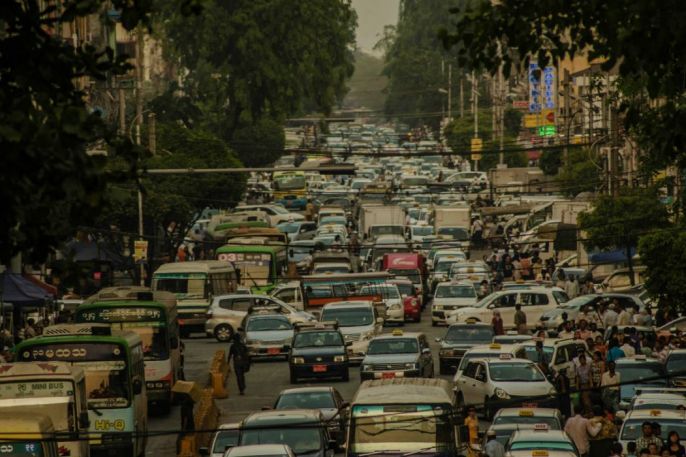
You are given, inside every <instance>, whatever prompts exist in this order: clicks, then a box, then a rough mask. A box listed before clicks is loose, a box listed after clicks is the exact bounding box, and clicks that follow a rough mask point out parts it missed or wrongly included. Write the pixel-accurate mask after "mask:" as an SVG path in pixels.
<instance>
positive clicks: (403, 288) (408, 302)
mask: <svg viewBox="0 0 686 457" xmlns="http://www.w3.org/2000/svg"><path fill="white" fill-rule="evenodd" d="M388 282H389V283H391V284H395V285H396V286H398V291H399V292H400V296H401V297H402V298H403V307H404V309H405V321H412V322H419V321H421V320H422V297H421V295H419V293H418V291H417V288H416V287H415V286H414V284H412V281H410V280H409V279H403V278H396V279H392V280H390V281H388Z"/></svg>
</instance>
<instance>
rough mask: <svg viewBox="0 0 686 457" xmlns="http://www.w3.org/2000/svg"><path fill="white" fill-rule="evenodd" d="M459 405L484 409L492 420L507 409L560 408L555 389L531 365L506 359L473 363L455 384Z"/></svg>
mask: <svg viewBox="0 0 686 457" xmlns="http://www.w3.org/2000/svg"><path fill="white" fill-rule="evenodd" d="M455 392H456V393H457V404H458V405H464V406H477V405H478V406H479V407H481V406H483V411H484V416H485V417H486V418H487V419H489V420H490V419H491V418H492V417H493V416H494V414H495V413H496V411H497V410H498V409H500V408H501V407H504V406H513V405H516V404H520V405H521V404H529V405H545V404H550V405H553V404H555V405H556V404H557V399H556V397H555V395H556V391H555V387H554V386H553V385H552V384H551V383H550V381H548V379H547V378H546V377H545V375H544V374H543V372H542V371H541V370H540V368H538V366H537V365H536V364H535V363H534V362H532V361H530V360H523V359H515V358H514V357H512V356H511V355H503V356H501V358H498V359H473V360H470V361H469V362H467V365H466V366H465V367H464V370H463V371H462V372H461V373H460V374H459V375H458V376H457V378H456V380H455Z"/></svg>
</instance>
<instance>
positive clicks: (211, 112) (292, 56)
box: [159, 0, 357, 139]
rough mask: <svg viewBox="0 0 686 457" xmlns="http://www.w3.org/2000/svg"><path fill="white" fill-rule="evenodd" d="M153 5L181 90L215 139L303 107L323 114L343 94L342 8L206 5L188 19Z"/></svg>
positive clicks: (345, 34)
mask: <svg viewBox="0 0 686 457" xmlns="http://www.w3.org/2000/svg"><path fill="white" fill-rule="evenodd" d="M159 3H160V7H161V8H163V11H164V13H165V14H164V21H163V24H164V31H165V35H166V38H167V43H168V44H169V46H170V48H171V50H172V52H173V53H174V55H175V56H176V57H178V58H179V60H180V62H181V64H182V65H183V66H185V67H186V68H188V69H189V70H190V74H189V75H188V76H187V78H186V81H185V83H184V87H185V90H187V91H188V92H189V94H190V95H191V96H192V97H193V98H194V99H196V100H197V101H198V103H199V105H200V106H201V108H202V109H203V111H204V112H206V113H207V114H208V119H207V121H208V126H209V127H210V129H211V130H212V131H213V132H215V133H216V134H217V135H218V136H220V137H223V138H226V139H231V138H232V136H233V132H234V131H236V130H237V129H239V128H241V127H243V126H245V125H251V124H254V123H256V122H257V121H259V120H260V119H262V118H271V119H275V120H282V119H283V118H285V117H287V116H290V115H292V114H295V113H298V112H299V111H300V110H301V109H302V107H303V106H304V104H305V103H306V102H307V103H309V104H311V105H312V106H314V107H316V109H318V110H320V111H322V112H326V113H328V112H329V111H330V110H331V108H332V107H333V106H334V104H335V103H336V102H337V101H338V100H340V99H341V98H342V96H343V95H344V94H345V92H346V85H345V82H346V80H347V78H348V77H349V76H350V75H351V74H352V72H353V59H352V45H353V44H354V37H355V26H356V20H357V19H356V16H355V13H354V11H353V9H352V7H351V6H350V2H349V1H339V0H308V1H306V2H292V1H290V0H236V1H231V2H224V1H219V0H208V1H206V2H204V3H203V7H204V8H203V11H202V13H201V14H199V15H197V16H195V17H192V18H185V17H182V16H181V15H179V14H178V12H177V11H178V5H179V3H182V0H173V1H161V2H159Z"/></svg>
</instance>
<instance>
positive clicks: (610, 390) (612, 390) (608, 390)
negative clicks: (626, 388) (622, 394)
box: [600, 362, 621, 411]
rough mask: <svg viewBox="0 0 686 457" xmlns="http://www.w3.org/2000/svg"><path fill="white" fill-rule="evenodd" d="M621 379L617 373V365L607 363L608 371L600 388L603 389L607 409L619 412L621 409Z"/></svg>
mask: <svg viewBox="0 0 686 457" xmlns="http://www.w3.org/2000/svg"><path fill="white" fill-rule="evenodd" d="M620 382H621V377H620V376H619V373H617V372H616V371H615V363H614V362H608V363H607V371H606V372H605V373H603V375H602V376H601V377H600V386H601V387H602V389H603V390H602V393H601V396H602V399H603V405H604V406H605V408H608V409H612V411H617V409H618V408H619V384H620Z"/></svg>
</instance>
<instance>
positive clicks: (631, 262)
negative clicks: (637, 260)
mask: <svg viewBox="0 0 686 457" xmlns="http://www.w3.org/2000/svg"><path fill="white" fill-rule="evenodd" d="M626 261H627V265H628V267H629V281H631V287H633V286H635V285H636V279H635V278H634V259H633V258H632V257H631V245H630V244H629V243H627V244H626Z"/></svg>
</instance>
